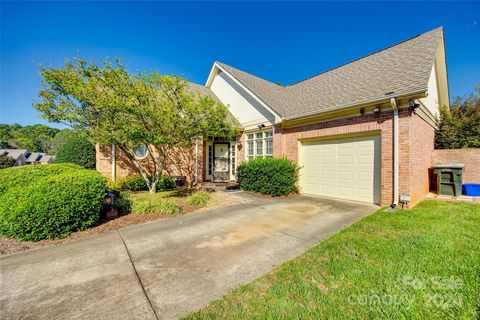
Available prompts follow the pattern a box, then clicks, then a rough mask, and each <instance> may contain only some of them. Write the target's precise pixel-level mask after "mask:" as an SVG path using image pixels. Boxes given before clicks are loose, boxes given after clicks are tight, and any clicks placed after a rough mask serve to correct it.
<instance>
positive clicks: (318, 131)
mask: <svg viewBox="0 0 480 320" xmlns="http://www.w3.org/2000/svg"><path fill="white" fill-rule="evenodd" d="M197 89H198V90H200V91H201V92H202V93H203V94H207V95H210V96H211V97H213V98H214V99H216V100H218V101H220V102H222V103H223V104H224V105H226V106H227V107H228V108H229V111H230V113H231V115H233V117H235V118H236V119H237V121H238V122H239V123H240V124H241V126H242V128H243V133H242V135H241V136H240V137H238V138H237V139H236V140H235V141H224V140H223V139H221V138H215V139H214V140H213V141H200V142H199V144H198V146H197V149H196V150H192V152H186V153H183V156H184V157H186V159H183V161H187V162H188V161H190V163H191V162H192V161H193V162H195V163H196V166H195V168H197V169H196V171H195V172H193V173H192V172H190V175H189V176H190V177H191V179H197V180H198V181H211V180H234V179H235V168H236V166H238V164H240V163H241V162H243V161H245V160H248V159H253V158H255V157H287V158H289V159H292V160H294V161H296V162H297V163H299V165H300V166H301V167H302V169H301V177H300V181H299V186H300V189H301V192H302V193H305V194H312V195H320V196H328V197H335V198H342V199H349V200H355V201H363V202H371V203H377V204H382V205H388V204H392V203H394V204H396V203H397V202H398V200H399V197H400V195H401V194H408V195H410V196H411V204H415V203H417V202H418V201H420V200H421V199H423V197H424V196H425V195H426V193H427V192H428V190H429V173H428V168H429V167H430V166H431V164H432V152H433V149H434V132H435V128H436V125H437V120H438V117H439V108H440V106H449V93H448V79H447V69H446V59H445V44H444V35H443V29H442V28H438V29H435V30H432V31H429V32H426V33H424V34H421V35H418V36H416V37H413V38H411V39H408V40H406V41H403V42H401V43H398V44H396V45H393V46H391V47H388V48H386V49H383V50H380V51H378V52H375V53H372V54H370V55H367V56H365V57H362V58H360V59H357V60H354V61H352V62H349V63H346V64H344V65H342V66H339V67H337V68H334V69H331V70H328V71H326V72H323V73H320V74H318V75H315V76H313V77H311V78H308V79H305V80H302V81H300V82H297V83H294V84H291V85H288V86H281V85H278V84H274V83H272V82H269V81H267V80H264V79H261V78H259V77H256V76H254V75H251V74H249V73H246V72H244V71H241V70H238V69H235V68H233V67H231V66H228V65H226V64H223V63H220V62H215V63H214V64H213V67H212V69H211V72H210V74H209V76H208V79H207V82H206V84H205V86H198V87H197ZM97 150H98V152H97V169H98V170H99V171H100V172H102V173H104V174H108V175H110V174H112V173H113V174H114V176H124V175H126V174H128V173H129V172H131V168H130V167H129V166H128V164H125V163H124V161H123V160H122V159H121V155H118V154H117V155H116V156H115V160H113V159H114V158H113V157H112V152H111V151H110V149H109V148H108V147H104V149H102V148H101V147H99V146H97ZM142 156H144V154H143V153H142V150H139V158H141V157H142ZM122 163H123V165H122ZM178 163H180V161H179V162H178ZM178 163H177V162H175V161H173V162H172V168H171V170H170V172H171V173H179V172H181V165H176V164H178ZM175 167H176V168H175ZM192 175H194V177H193V176H192Z"/></svg>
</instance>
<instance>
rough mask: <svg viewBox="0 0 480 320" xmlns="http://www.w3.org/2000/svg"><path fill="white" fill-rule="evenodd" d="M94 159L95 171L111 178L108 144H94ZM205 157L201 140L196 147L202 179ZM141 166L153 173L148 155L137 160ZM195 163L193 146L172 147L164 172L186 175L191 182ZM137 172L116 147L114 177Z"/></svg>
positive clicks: (118, 177) (110, 152)
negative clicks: (95, 162) (95, 160)
mask: <svg viewBox="0 0 480 320" xmlns="http://www.w3.org/2000/svg"><path fill="white" fill-rule="evenodd" d="M96 151H97V152H96V159H97V165H96V168H97V171H98V172H100V173H101V174H102V175H104V176H106V177H109V178H111V177H112V150H111V146H110V145H100V144H97V145H96ZM204 157H205V148H204V146H203V142H202V141H200V142H199V148H198V165H199V168H198V179H199V181H202V178H203V177H204V174H205V170H204V168H203V167H204V166H203V163H204V161H203V159H204ZM139 162H140V163H142V166H143V167H144V168H146V171H147V172H148V173H149V174H153V172H154V170H153V169H154V166H153V162H152V161H151V159H149V157H147V158H145V159H143V160H139ZM194 164H195V147H194V146H193V147H192V148H177V149H174V150H173V151H172V152H171V154H170V156H169V160H168V161H167V164H166V165H165V170H164V174H167V175H170V176H186V177H187V181H188V182H192V181H193V180H194V177H195V171H194V168H195V166H194ZM134 174H138V173H137V171H136V169H135V167H134V165H133V164H132V163H131V162H130V160H128V158H127V157H126V156H125V155H124V154H123V153H122V151H120V149H118V148H116V179H121V178H124V177H126V176H128V175H134Z"/></svg>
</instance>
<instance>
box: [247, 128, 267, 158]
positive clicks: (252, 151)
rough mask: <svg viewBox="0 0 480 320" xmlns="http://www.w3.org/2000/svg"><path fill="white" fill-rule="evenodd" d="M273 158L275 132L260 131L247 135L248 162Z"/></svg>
mask: <svg viewBox="0 0 480 320" xmlns="http://www.w3.org/2000/svg"><path fill="white" fill-rule="evenodd" d="M272 156H273V131H272V130H269V131H259V132H254V133H249V134H247V160H251V159H255V158H258V157H262V158H263V157H265V158H271V157H272Z"/></svg>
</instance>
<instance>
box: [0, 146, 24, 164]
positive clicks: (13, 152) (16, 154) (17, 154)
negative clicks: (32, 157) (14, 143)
mask: <svg viewBox="0 0 480 320" xmlns="http://www.w3.org/2000/svg"><path fill="white" fill-rule="evenodd" d="M26 154H27V150H26V149H0V155H1V156H7V157H10V158H12V159H14V160H15V166H23V165H25V164H27V159H26V157H25V155H26Z"/></svg>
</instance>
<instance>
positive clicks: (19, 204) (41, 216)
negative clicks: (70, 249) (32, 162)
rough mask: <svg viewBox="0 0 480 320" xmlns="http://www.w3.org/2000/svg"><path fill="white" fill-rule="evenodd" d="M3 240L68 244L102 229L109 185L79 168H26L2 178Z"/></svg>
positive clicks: (7, 171) (6, 172)
mask: <svg viewBox="0 0 480 320" xmlns="http://www.w3.org/2000/svg"><path fill="white" fill-rule="evenodd" d="M0 186H1V187H0V234H2V235H4V236H7V237H13V238H18V239H21V240H33V241H38V240H42V239H51V238H64V237H66V236H68V235H69V234H70V233H72V232H75V231H80V230H85V229H87V228H89V227H91V226H93V225H95V224H97V223H98V221H99V219H100V213H101V210H102V205H103V201H104V197H105V188H106V179H105V178H104V177H102V176H100V174H98V173H97V172H96V171H93V170H86V169H83V168H81V167H79V166H76V165H69V164H51V165H38V166H21V167H14V168H8V169H4V170H2V171H1V172H0Z"/></svg>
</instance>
